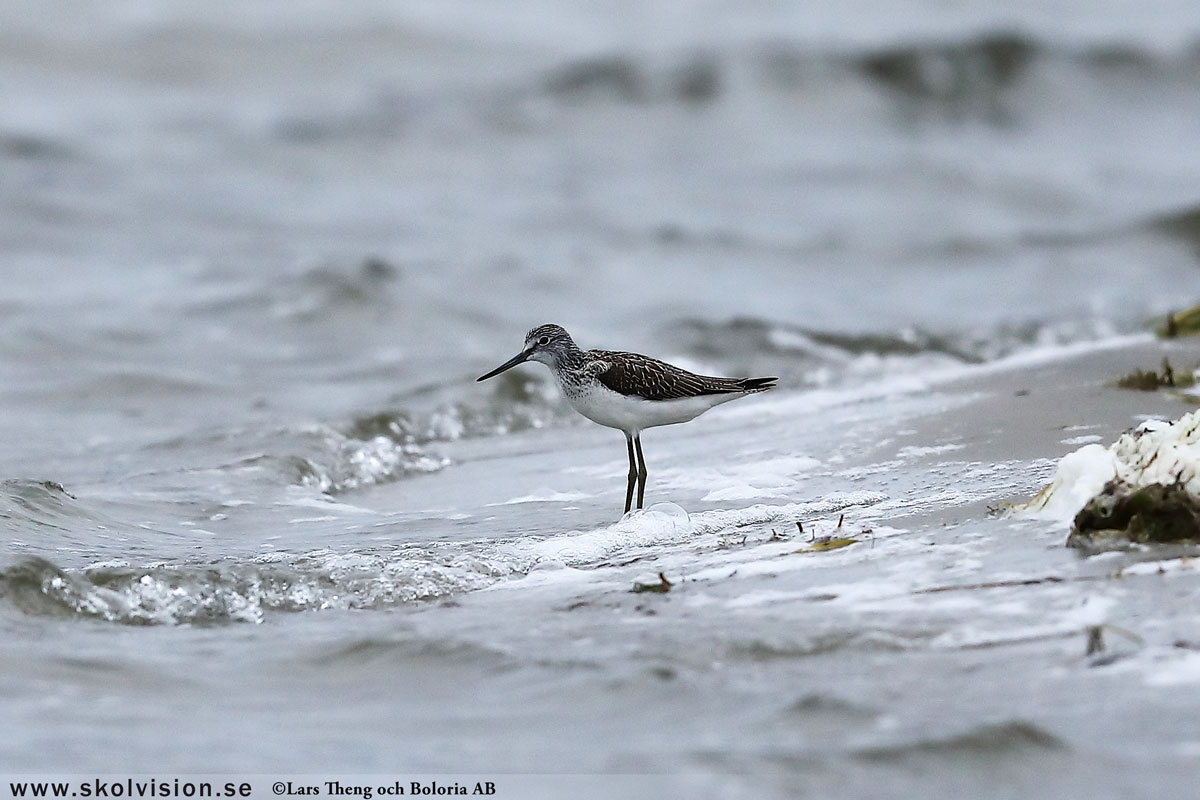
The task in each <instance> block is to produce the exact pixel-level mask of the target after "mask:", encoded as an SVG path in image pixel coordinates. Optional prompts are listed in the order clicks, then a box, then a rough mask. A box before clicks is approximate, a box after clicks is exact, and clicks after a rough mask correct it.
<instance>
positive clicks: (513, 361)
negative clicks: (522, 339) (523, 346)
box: [475, 351, 529, 382]
mask: <svg viewBox="0 0 1200 800" xmlns="http://www.w3.org/2000/svg"><path fill="white" fill-rule="evenodd" d="M528 360H529V353H528V352H526V351H522V352H520V353H517V354H516V355H515V356H513V357H512V358H510V359H509V360H508V361H505V362H504V363H503V364H501V365H500V366H498V367H496V368H495V369H494V370H492V371H491V372H489V373H488V374H487V375H480V376H479V377H478V378H476V379H475V380H476V382H478V381H486V380H487V379H488V378H494V377H495V376H497V375H499V374H500V373H501V372H504V370H506V369H512V368H513V367H515V366H516V365H517V364H523V363H525V362H526V361H528Z"/></svg>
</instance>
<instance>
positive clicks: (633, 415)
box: [562, 384, 742, 435]
mask: <svg viewBox="0 0 1200 800" xmlns="http://www.w3.org/2000/svg"><path fill="white" fill-rule="evenodd" d="M562 389H563V395H564V396H565V397H566V398H567V402H568V403H570V404H571V407H572V408H574V409H575V410H576V411H578V412H579V413H580V414H582V415H583V416H585V417H587V418H588V419H590V420H591V421H592V422H595V423H598V424H600V425H604V426H606V427H609V428H616V429H617V430H621V431H625V432H626V433H628V434H630V435H635V434H637V432H638V431H641V430H644V429H646V428H654V427H657V426H659V425H674V424H676V423H679V422H687V421H688V420H692V419H695V418H696V417H698V416H700V415H701V414H703V413H704V412H705V411H708V410H709V409H710V408H712V407H713V406H717V405H720V404H721V403H726V402H728V401H730V400H733V399H735V398H738V397H741V396H742V394H741V393H740V392H730V393H728V394H705V395H700V396H699V397H684V398H679V399H677V400H646V399H644V398H641V397H631V396H627V395H623V394H620V393H619V392H614V391H613V390H611V389H608V388H606V387H604V386H602V385H598V384H591V385H589V386H586V387H577V386H570V387H568V386H563V387H562Z"/></svg>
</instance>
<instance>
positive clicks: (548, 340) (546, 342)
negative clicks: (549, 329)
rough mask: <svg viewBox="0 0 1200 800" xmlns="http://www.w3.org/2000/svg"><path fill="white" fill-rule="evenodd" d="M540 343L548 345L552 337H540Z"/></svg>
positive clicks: (543, 345)
mask: <svg viewBox="0 0 1200 800" xmlns="http://www.w3.org/2000/svg"><path fill="white" fill-rule="evenodd" d="M538 344H540V345H541V346H542V347H545V346H546V345H548V344H550V337H549V336H543V337H542V338H540V339H538Z"/></svg>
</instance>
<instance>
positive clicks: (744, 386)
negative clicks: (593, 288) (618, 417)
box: [587, 350, 775, 400]
mask: <svg viewBox="0 0 1200 800" xmlns="http://www.w3.org/2000/svg"><path fill="white" fill-rule="evenodd" d="M587 355H588V360H589V361H593V362H600V363H597V371H596V373H595V375H596V379H597V380H599V381H600V383H602V384H604V385H605V386H606V387H608V388H609V389H612V390H613V391H614V392H617V393H618V394H623V395H636V396H638V397H644V398H645V399H647V400H677V399H679V398H683V397H698V396H700V395H705V394H729V393H731V392H752V391H762V390H764V389H770V388H772V386H773V385H774V380H775V379H774V378H714V377H711V376H708V375H696V374H694V373H691V372H688V371H687V370H685V369H680V368H679V367H675V366H672V365H670V364H668V363H666V362H665V361H659V360H658V359H656V358H650V357H649V356H643V355H639V354H638V353H624V352H620V351H614V350H590V351H588V354H587ZM604 365H607V367H608V368H607V369H601V368H602V367H603V366H604Z"/></svg>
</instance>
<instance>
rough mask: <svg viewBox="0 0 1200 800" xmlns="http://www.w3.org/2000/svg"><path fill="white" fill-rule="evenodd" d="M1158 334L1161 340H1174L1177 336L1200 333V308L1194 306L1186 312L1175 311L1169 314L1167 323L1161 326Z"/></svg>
mask: <svg viewBox="0 0 1200 800" xmlns="http://www.w3.org/2000/svg"><path fill="white" fill-rule="evenodd" d="M1157 333H1158V336H1159V338H1161V339H1174V338H1175V337H1176V336H1191V335H1193V334H1197V333H1200V306H1192V307H1191V308H1189V309H1187V310H1186V311H1173V312H1171V313H1169V314H1167V319H1166V321H1165V322H1164V323H1163V324H1162V325H1160V326H1159V328H1158V331H1157Z"/></svg>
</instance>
